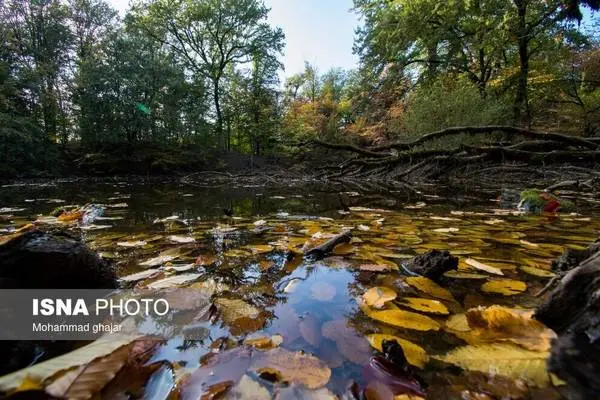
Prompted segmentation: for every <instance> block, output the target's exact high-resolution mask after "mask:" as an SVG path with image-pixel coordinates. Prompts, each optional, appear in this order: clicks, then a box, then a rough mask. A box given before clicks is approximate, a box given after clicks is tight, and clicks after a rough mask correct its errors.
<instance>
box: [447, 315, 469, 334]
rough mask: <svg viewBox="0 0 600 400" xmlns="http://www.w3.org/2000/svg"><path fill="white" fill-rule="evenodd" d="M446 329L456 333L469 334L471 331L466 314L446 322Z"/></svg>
mask: <svg viewBox="0 0 600 400" xmlns="http://www.w3.org/2000/svg"><path fill="white" fill-rule="evenodd" d="M446 328H448V329H449V330H451V331H456V332H468V331H470V330H471V327H470V326H469V321H467V315H466V314H454V315H452V316H451V317H450V318H448V320H447V321H446Z"/></svg>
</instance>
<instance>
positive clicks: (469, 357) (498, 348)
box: [435, 343, 550, 387]
mask: <svg viewBox="0 0 600 400" xmlns="http://www.w3.org/2000/svg"><path fill="white" fill-rule="evenodd" d="M549 355H550V354H549V353H548V352H544V351H542V352H538V351H531V350H526V349H523V348H521V347H517V346H515V345H512V344H507V343H493V344H484V345H475V346H463V347H459V348H457V349H454V350H452V351H451V352H449V353H448V354H446V355H444V356H441V357H435V358H436V359H438V360H441V361H444V362H447V363H450V364H454V365H458V366H459V367H461V368H463V369H466V370H468V371H480V372H483V373H488V374H498V375H503V376H506V377H509V378H512V379H524V380H526V381H528V382H529V383H531V384H534V385H537V386H539V387H545V386H547V385H548V382H549V374H548V371H546V359H547V358H548V356H549Z"/></svg>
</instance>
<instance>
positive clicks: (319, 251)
mask: <svg viewBox="0 0 600 400" xmlns="http://www.w3.org/2000/svg"><path fill="white" fill-rule="evenodd" d="M351 239H352V234H351V233H350V231H344V232H342V233H340V234H338V235H335V236H334V237H332V238H331V239H329V240H327V241H326V242H325V243H323V244H320V245H318V246H315V247H313V248H311V249H309V250H306V251H305V252H304V255H305V256H307V257H314V258H316V259H321V258H323V257H325V256H326V255H327V254H329V253H331V252H332V251H333V249H334V248H335V246H337V245H338V244H342V243H349V242H350V240H351Z"/></svg>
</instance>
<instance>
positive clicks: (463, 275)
mask: <svg viewBox="0 0 600 400" xmlns="http://www.w3.org/2000/svg"><path fill="white" fill-rule="evenodd" d="M444 276H445V277H446V278H453V279H487V278H488V275H482V274H474V273H471V272H461V271H448V272H445V273H444Z"/></svg>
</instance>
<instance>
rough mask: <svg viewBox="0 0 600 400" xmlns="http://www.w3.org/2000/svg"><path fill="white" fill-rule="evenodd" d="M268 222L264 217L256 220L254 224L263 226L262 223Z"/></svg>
mask: <svg viewBox="0 0 600 400" xmlns="http://www.w3.org/2000/svg"><path fill="white" fill-rule="evenodd" d="M266 223H267V221H265V220H264V219H259V220H258V221H254V222H253V223H252V224H253V225H254V226H262V225H264V224H266Z"/></svg>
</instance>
